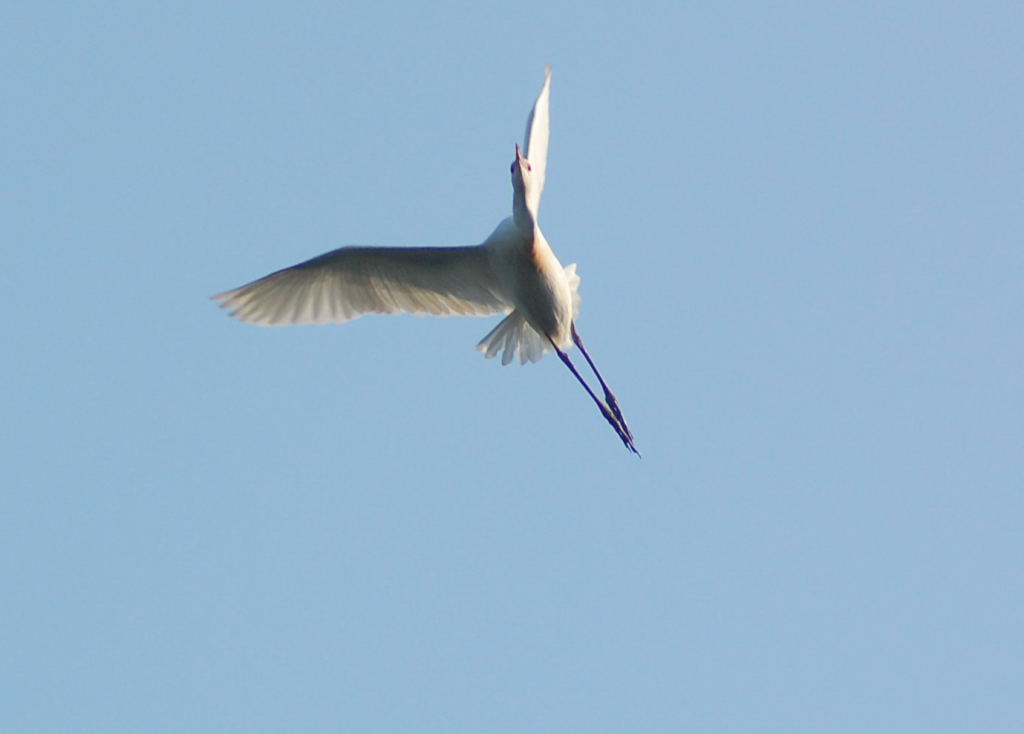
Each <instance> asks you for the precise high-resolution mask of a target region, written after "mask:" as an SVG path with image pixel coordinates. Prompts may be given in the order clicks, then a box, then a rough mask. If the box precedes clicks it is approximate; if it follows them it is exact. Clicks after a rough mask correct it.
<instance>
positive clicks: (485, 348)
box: [476, 263, 580, 365]
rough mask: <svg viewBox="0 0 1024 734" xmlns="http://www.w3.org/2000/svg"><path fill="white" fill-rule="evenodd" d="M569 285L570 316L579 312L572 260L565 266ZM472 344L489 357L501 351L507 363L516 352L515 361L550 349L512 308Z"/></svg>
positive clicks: (533, 357)
mask: <svg viewBox="0 0 1024 734" xmlns="http://www.w3.org/2000/svg"><path fill="white" fill-rule="evenodd" d="M565 275H566V278H568V280H569V288H570V289H571V290H572V317H573V319H575V318H576V316H577V315H578V314H579V312H580V291H579V288H580V276H578V275H577V274H576V263H573V264H572V265H567V266H566V268H565ZM476 348H477V349H479V350H480V351H481V352H483V353H484V356H485V357H487V359H491V358H492V357H494V356H497V354H498V353H499V352H500V353H501V363H502V364H503V365H504V364H509V363H510V362H511V361H512V360H513V359H515V357H516V352H519V364H526V363H527V362H538V361H540V358H541V357H543V356H544V355H545V353H547V352H550V351H551V342H549V341H548V340H547V339H545V338H544V337H543V336H542V335H540V334H538V333H537V332H536V331H535V330H534V328H533V327H532V326H530V325H529V324H528V323H527V322H526V317H525V316H523V314H522V313H521V312H519V311H513V312H512V313H510V314H509V315H508V316H506V317H505V318H504V319H502V320H501V322H500V323H499V324H498V325H497V326H495V327H494V328H493V329H491V331H490V333H488V334H487V336H485V337H484V338H483V339H481V340H480V343H479V344H477V345H476Z"/></svg>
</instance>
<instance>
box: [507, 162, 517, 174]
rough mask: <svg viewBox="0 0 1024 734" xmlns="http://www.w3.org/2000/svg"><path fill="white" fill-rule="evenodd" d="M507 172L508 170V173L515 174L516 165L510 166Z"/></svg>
mask: <svg viewBox="0 0 1024 734" xmlns="http://www.w3.org/2000/svg"><path fill="white" fill-rule="evenodd" d="M508 170H509V173H515V172H516V164H515V163H513V164H512V165H511V166H510V167H509V169H508Z"/></svg>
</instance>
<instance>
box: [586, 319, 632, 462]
mask: <svg viewBox="0 0 1024 734" xmlns="http://www.w3.org/2000/svg"><path fill="white" fill-rule="evenodd" d="M572 340H573V342H574V343H575V344H576V346H577V347H579V348H580V351H581V352H583V357H584V359H586V360H587V364H589V365H590V369H592V370H593V371H594V374H595V375H597V381H598V382H600V383H601V389H602V390H604V399H605V402H607V403H608V407H609V408H611V411H612V413H614V414H615V418H616V419H617V420H618V421H619V425H621V426H622V430H623V431H624V432H625V434H626V435H627V436H629V441H630V443H632V442H633V432H632V431H630V430H629V425H628V424H627V423H626V419H625V418H623V417H622V411H621V410H619V401H618V400H616V399H615V393H613V392H612V389H611V388H610V387H608V383H606V382H605V381H604V378H603V377H601V373H600V372H598V371H597V365H595V364H594V360H592V359H591V358H590V354H589V353H588V352H587V348H586V347H585V346H583V340H582V339H581V338H580V334H579V332H578V331H576V324H573V325H572Z"/></svg>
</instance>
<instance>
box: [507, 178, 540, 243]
mask: <svg viewBox="0 0 1024 734" xmlns="http://www.w3.org/2000/svg"><path fill="white" fill-rule="evenodd" d="M512 221H514V222H515V225H516V229H518V230H519V231H520V232H522V233H523V234H524V235H526V236H528V237H530V238H532V237H533V232H534V230H535V229H536V227H537V216H536V214H535V213H534V212H533V211H532V210H531V209H530V207H529V206H528V205H527V203H526V190H525V189H516V190H514V192H513V194H512Z"/></svg>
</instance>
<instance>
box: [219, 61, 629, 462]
mask: <svg viewBox="0 0 1024 734" xmlns="http://www.w3.org/2000/svg"><path fill="white" fill-rule="evenodd" d="M550 96H551V67H547V68H546V69H545V70H544V85H543V86H542V87H541V90H540V94H539V95H538V96H537V99H536V101H535V102H534V104H533V109H532V110H531V111H530V116H529V118H528V119H527V121H526V139H525V146H526V147H525V150H524V149H521V148H520V147H519V145H518V144H516V146H515V160H513V161H512V168H511V173H512V216H511V217H507V218H506V219H504V220H502V222H501V223H499V224H498V226H497V227H496V228H495V230H494V231H493V232H492V233H491V235H490V236H489V237H488V238H487V239H486V240H484V241H483V243H482V244H479V245H475V246H469V247H342V248H339V249H337V250H332V251H331V252H327V253H324V254H323V255H319V256H317V257H314V258H312V259H311V260H306V261H305V262H302V263H299V264H298V265H293V266H292V267H290V268H284V269H283V270H278V271H276V272H274V273H271V274H270V275H267V276H265V277H263V278H260V279H259V280H254V281H253V282H251V283H249V284H247V285H243V286H241V287H239V288H235V289H234V290H229V291H225V292H223V293H220V294H218V295H216V296H214V297H213V298H214V299H215V300H217V301H219V302H220V305H221V307H223V308H225V309H227V310H228V311H229V312H230V314H231V315H232V316H235V317H236V318H238V319H241V320H242V321H247V322H250V323H253V324H260V325H264V326H278V325H288V324H326V323H343V322H345V321H349V320H351V319H355V318H358V317H359V316H362V315H363V314H369V313H378V314H391V313H411V314H418V315H426V314H433V315H435V316H449V315H458V316H489V315H491V314H496V313H504V314H507V315H506V316H505V318H504V319H503V320H502V321H501V322H500V323H499V324H498V325H497V326H495V327H494V328H493V329H492V330H491V331H490V333H488V334H487V336H485V337H484V338H483V339H481V340H480V343H479V344H477V349H479V350H480V351H481V352H483V353H484V355H485V356H486V357H488V358H491V357H494V356H496V355H497V354H499V353H500V354H501V363H502V364H503V365H505V364H508V363H510V362H511V361H512V360H513V359H514V358H516V356H517V354H518V357H519V362H520V363H521V364H525V363H526V362H527V361H529V362H536V361H538V360H539V359H540V358H541V357H543V356H544V354H545V353H547V352H549V351H552V350H553V351H554V352H555V353H556V354H557V355H558V358H559V359H560V360H562V362H563V363H564V364H565V366H566V367H568V368H569V370H570V371H571V372H572V374H573V375H574V376H575V378H576V379H577V380H578V381H579V383H580V384H581V385H582V386H583V388H584V389H585V390H586V391H587V394H588V395H590V397H591V399H592V400H593V401H594V403H595V404H596V405H597V407H598V409H599V410H600V411H601V415H602V416H604V419H605V420H606V421H608V423H609V424H610V425H611V427H612V428H613V429H615V432H616V434H618V436H619V438H620V439H621V440H622V443H623V444H624V445H625V446H626V448H628V449H629V450H630V451H632V452H633V453H635V454H637V455H639V452H638V451H637V449H636V446H635V445H634V443H633V434H632V432H631V431H630V430H629V426H628V425H627V424H626V419H625V418H624V417H623V416H622V411H621V409H620V408H619V403H618V400H616V399H615V394H614V393H612V391H611V389H610V388H609V387H608V384H607V383H606V382H605V381H604V378H603V377H602V376H601V373H600V372H599V371H598V369H597V366H596V365H595V364H594V360H593V359H591V357H590V354H589V353H588V352H587V349H586V347H584V346H583V340H582V339H581V338H580V335H579V332H578V331H577V329H576V323H575V321H576V317H577V316H578V314H579V305H580V297H579V285H580V277H579V275H577V274H576V265H575V263H574V264H572V265H569V266H567V267H563V266H562V264H561V263H560V262H559V261H558V258H557V257H556V256H555V253H554V252H553V251H552V250H551V246H550V245H549V244H548V241H547V240H546V239H545V238H544V233H543V232H541V229H540V224H539V223H538V219H537V215H538V212H539V210H540V197H541V192H542V191H543V190H544V179H545V176H546V173H547V157H548V136H549V130H550V114H549V104H550ZM573 344H575V345H576V346H577V347H579V350H580V352H581V353H582V354H583V357H584V359H586V361H587V364H588V365H590V368H591V370H593V372H594V374H595V375H596V376H597V381H598V384H599V385H600V387H601V390H602V392H603V393H604V399H602V398H600V397H598V396H597V394H596V393H595V392H594V390H593V389H591V387H590V385H588V384H587V381H586V380H584V379H583V377H582V376H581V375H580V373H579V372H578V371H577V369H576V367H575V365H574V364H573V362H572V360H571V359H570V358H569V355H568V354H567V351H568V350H569V349H571V348H572V346H573Z"/></svg>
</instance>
